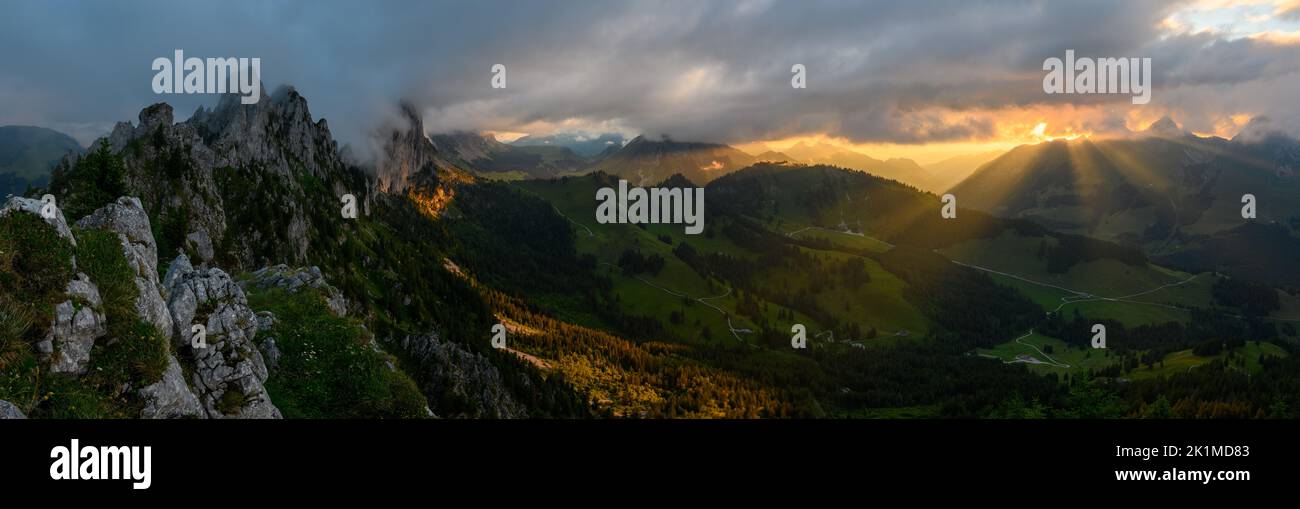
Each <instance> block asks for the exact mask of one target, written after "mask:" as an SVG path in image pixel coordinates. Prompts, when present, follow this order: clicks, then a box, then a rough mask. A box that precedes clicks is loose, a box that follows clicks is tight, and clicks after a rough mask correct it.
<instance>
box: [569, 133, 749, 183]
mask: <svg viewBox="0 0 1300 509" xmlns="http://www.w3.org/2000/svg"><path fill="white" fill-rule="evenodd" d="M753 162H754V157H753V156H750V155H749V154H746V153H744V152H741V151H740V150H737V149H735V148H733V147H731V146H728V145H720V144H716V143H697V142H681V141H673V140H668V139H664V140H660V141H652V140H648V139H646V138H645V137H644V136H637V137H636V138H634V139H633V140H632V141H630V142H628V143H627V145H624V146H623V147H621V148H619V149H618V150H615V151H612V152H609V153H607V155H605V156H604V157H603V158H602V159H601V160H600V161H599V162H597V163H596V164H595V165H594V166H592V168H591V169H593V170H598V171H602V172H605V173H608V174H610V175H614V176H617V177H620V178H623V179H626V180H628V181H629V182H631V183H632V184H633V185H638V186H648V185H652V184H656V183H659V182H662V181H663V180H664V179H667V178H668V177H670V176H672V175H673V174H676V173H680V174H682V176H684V177H686V178H687V179H688V180H690V181H691V182H694V183H696V184H699V185H703V184H707V183H708V182H710V181H712V180H713V179H715V178H718V177H720V176H722V175H726V174H727V173H730V172H733V171H736V170H739V169H741V168H744V167H745V166H748V165H750V164H753Z"/></svg>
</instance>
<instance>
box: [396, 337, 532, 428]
mask: <svg viewBox="0 0 1300 509" xmlns="http://www.w3.org/2000/svg"><path fill="white" fill-rule="evenodd" d="M399 344H400V345H401V347H402V348H403V349H404V350H405V351H406V352H407V353H409V354H410V355H411V356H412V357H414V358H415V359H417V360H419V362H420V367H421V369H423V370H425V371H426V374H427V375H428V379H429V380H431V381H432V382H430V383H432V385H433V387H429V388H428V389H430V390H432V391H433V392H437V393H448V394H454V395H456V396H459V397H460V398H463V399H464V400H467V401H470V402H472V403H473V405H474V406H475V407H476V409H475V410H474V413H473V414H472V415H464V417H494V418H506V419H513V418H526V417H528V412H527V409H525V408H524V406H523V405H521V404H520V403H519V402H518V401H515V399H514V397H513V396H511V395H510V393H509V392H508V391H506V389H505V384H504V381H503V380H502V378H501V372H500V371H497V368H496V367H495V366H493V365H492V363H491V362H489V361H488V359H487V358H486V357H483V356H481V355H479V354H476V353H473V352H470V351H467V350H465V349H463V348H461V347H460V346H459V345H457V344H455V343H451V342H447V341H442V340H441V339H440V338H439V337H438V335H437V334H436V333H431V334H425V335H420V336H406V337H404V338H402V339H401V340H400V341H399ZM435 410H437V411H438V413H439V415H442V416H444V417H447V416H449V415H448V414H449V412H448V411H446V410H444V409H435ZM452 416H453V417H454V415H452Z"/></svg>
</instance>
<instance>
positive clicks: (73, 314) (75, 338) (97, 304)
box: [36, 273, 108, 375]
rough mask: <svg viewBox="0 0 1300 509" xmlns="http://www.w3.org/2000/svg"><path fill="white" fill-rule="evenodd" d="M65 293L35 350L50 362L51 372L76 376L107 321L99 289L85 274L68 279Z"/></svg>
mask: <svg viewBox="0 0 1300 509" xmlns="http://www.w3.org/2000/svg"><path fill="white" fill-rule="evenodd" d="M67 295H68V300H65V301H63V302H60V303H59V304H58V305H56V306H55V307H54V324H53V325H51V326H50V331H49V332H48V333H47V334H46V336H45V339H43V340H41V341H40V342H39V343H37V345H36V350H37V352H39V353H40V354H41V355H42V357H44V358H46V359H47V360H49V361H50V371H51V372H53V373H72V374H77V375H80V374H82V373H85V372H86V365H87V364H89V363H90V350H91V348H93V347H94V346H95V340H96V339H99V338H102V337H104V335H105V334H107V333H108V328H107V320H106V318H105V316H104V308H103V302H102V301H101V300H100V298H99V289H98V288H97V287H96V286H95V283H92V282H91V281H90V278H89V277H87V276H86V275H85V274H81V273H78V274H77V276H76V278H75V279H73V280H72V281H69V282H68V287H67Z"/></svg>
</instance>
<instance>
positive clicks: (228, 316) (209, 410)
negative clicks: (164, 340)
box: [164, 255, 281, 419]
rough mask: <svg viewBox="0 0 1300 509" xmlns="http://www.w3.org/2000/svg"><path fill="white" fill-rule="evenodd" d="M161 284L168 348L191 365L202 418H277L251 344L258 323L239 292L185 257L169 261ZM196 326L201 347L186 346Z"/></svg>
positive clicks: (263, 369) (215, 270)
mask: <svg viewBox="0 0 1300 509" xmlns="http://www.w3.org/2000/svg"><path fill="white" fill-rule="evenodd" d="M164 282H165V283H166V284H167V295H168V301H167V307H168V309H170V310H171V313H172V320H173V322H174V324H175V327H176V336H175V340H174V341H173V344H174V345H175V346H176V348H177V349H178V351H181V352H185V353H187V354H188V359H189V360H191V361H192V362H193V364H194V370H193V371H194V373H193V379H192V384H191V385H193V386H194V387H195V389H196V390H197V392H198V397H199V400H200V402H201V403H202V405H203V409H204V411H205V413H206V414H207V415H208V417H211V418H253V419H268V418H275V419H278V418H280V417H281V415H280V411H279V409H277V408H276V407H275V405H274V404H272V403H271V397H270V395H269V394H267V392H266V388H265V387H264V386H263V383H265V382H266V379H267V376H268V373H267V369H266V365H265V363H264V362H263V359H262V354H261V352H259V351H258V349H257V347H256V345H254V343H253V338H254V337H255V336H256V334H257V328H258V319H257V315H256V314H255V313H253V310H251V309H249V308H248V300H247V298H246V297H245V295H244V291H243V289H241V288H240V287H239V285H237V284H235V282H234V281H233V280H232V279H231V278H230V276H229V275H227V274H226V273H225V272H224V271H222V270H221V269H218V268H200V269H195V268H194V267H193V266H192V265H191V264H190V262H189V259H188V258H187V257H185V255H180V256H178V257H177V258H176V260H174V261H172V263H171V266H170V267H169V269H168V272H167V276H166V277H165V278H164ZM196 324H197V325H203V326H205V327H206V338H205V339H206V346H201V347H192V346H191V344H190V342H191V330H192V329H191V327H192V326H193V325H196Z"/></svg>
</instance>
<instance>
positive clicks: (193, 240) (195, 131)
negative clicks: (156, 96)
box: [107, 87, 376, 264]
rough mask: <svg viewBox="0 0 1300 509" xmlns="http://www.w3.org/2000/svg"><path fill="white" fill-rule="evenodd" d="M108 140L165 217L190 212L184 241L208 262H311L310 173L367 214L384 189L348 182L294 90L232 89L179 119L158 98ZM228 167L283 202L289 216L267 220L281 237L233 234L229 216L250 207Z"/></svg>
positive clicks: (321, 127)
mask: <svg viewBox="0 0 1300 509" xmlns="http://www.w3.org/2000/svg"><path fill="white" fill-rule="evenodd" d="M107 139H108V141H109V143H110V145H111V146H112V148H113V150H115V151H117V152H120V153H121V154H122V155H123V160H124V162H125V163H126V167H127V180H128V183H129V184H130V185H131V188H132V189H136V190H138V192H139V193H140V198H141V199H142V200H143V201H144V202H145V203H146V204H148V205H149V206H150V207H156V208H157V209H158V210H156V211H155V212H159V213H160V214H161V215H162V216H161V217H167V215H168V214H169V213H170V212H169V211H171V210H185V211H186V212H187V215H185V216H184V219H185V220H186V224H185V231H186V232H189V233H188V235H187V238H186V243H187V244H188V245H189V247H191V248H192V249H193V250H194V253H195V254H196V255H197V257H198V259H199V260H200V261H203V262H207V261H211V259H212V257H213V256H214V255H215V254H216V253H215V252H214V251H213V250H212V249H209V248H210V247H212V248H216V247H221V249H223V250H227V251H226V252H225V253H222V254H230V255H233V256H235V257H236V258H238V259H240V260H242V261H243V262H244V263H248V264H253V263H260V262H262V260H264V259H265V258H263V257H268V258H271V259H287V260H291V261H294V262H305V261H306V260H307V250H308V248H309V246H310V244H311V242H310V235H311V232H312V231H314V229H315V226H316V225H313V224H312V222H311V219H310V215H309V214H308V211H307V210H306V209H305V208H304V205H303V204H302V203H301V202H300V201H299V200H298V198H300V197H302V196H304V193H306V191H305V190H304V187H303V184H302V183H303V182H304V179H302V178H300V177H303V176H305V175H309V176H311V177H314V178H313V179H312V180H313V181H317V182H322V183H325V185H326V187H327V188H328V190H329V191H330V192H332V194H334V195H335V196H338V195H341V194H343V193H352V194H354V195H355V196H357V197H358V198H359V199H360V201H361V202H362V204H363V206H364V208H365V210H368V206H369V203H370V201H371V200H372V199H373V196H374V195H375V194H376V191H375V190H374V188H373V184H370V183H368V182H365V181H361V182H357V181H350V182H348V184H347V185H346V186H345V185H344V183H343V182H344V179H340V178H339V177H340V176H341V175H347V174H348V170H347V164H346V163H345V162H344V161H343V159H342V157H341V156H340V153H339V150H338V146H337V143H336V142H335V141H334V139H333V136H332V134H331V133H330V130H329V126H328V124H327V123H326V122H325V121H324V120H318V121H313V120H312V118H311V112H310V110H309V109H308V108H307V101H306V99H304V98H303V97H302V96H301V95H299V94H298V92H297V91H295V90H294V89H292V88H288V87H286V88H282V89H280V90H277V91H276V92H275V93H274V94H273V95H272V96H265V95H263V97H262V99H261V100H260V101H258V103H256V104H248V105H245V104H241V103H240V101H239V96H238V95H234V94H227V95H225V96H223V97H222V98H221V99H220V101H219V102H218V104H217V106H216V107H215V108H213V109H212V110H208V109H205V108H200V109H199V110H198V111H197V112H195V114H194V115H193V116H192V117H191V118H190V119H189V120H186V121H184V122H181V123H174V118H173V115H172V108H171V107H170V106H168V105H167V104H163V103H159V104H155V105H153V106H150V107H148V108H145V109H144V110H143V111H141V112H140V117H139V125H138V126H133V125H131V124H130V123H125V122H123V123H119V124H118V125H117V126H116V127H115V128H114V130H113V132H112V134H110V135H109V136H108V138H107ZM161 168H167V170H166V172H172V173H166V172H163V171H160V169H161ZM246 170H247V171H246ZM223 172H238V173H240V175H241V176H240V177H239V178H240V179H247V182H249V185H251V186H254V187H257V188H258V189H259V190H268V191H271V194H269V195H259V197H260V198H261V199H263V200H266V201H269V202H277V203H275V205H276V206H280V207H283V208H284V215H283V216H280V217H282V218H283V219H282V220H279V221H276V223H275V224H273V225H269V231H274V232H275V237H274V238H267V237H266V235H265V233H264V232H265V231H267V230H262V229H260V228H252V229H245V230H243V231H227V229H228V227H229V225H227V224H226V221H227V218H230V217H238V216H239V209H240V208H242V207H245V206H247V204H246V203H238V202H233V201H232V200H243V199H246V198H247V197H249V195H247V194H243V192H241V191H233V192H234V193H235V194H234V195H233V196H232V195H230V194H229V193H230V192H232V191H230V190H229V189H226V190H223V189H222V188H221V186H218V185H217V182H218V180H219V177H220V176H221V175H223ZM242 181H244V180H241V182H242ZM348 186H352V187H348ZM345 187H347V188H345ZM313 192H315V190H313ZM312 199H319V196H318V195H314V196H313V198H312ZM228 201H231V202H229V203H228ZM171 218H172V219H179V218H178V217H176V216H172V217H171ZM268 246H273V248H272V249H274V250H275V251H276V252H275V253H274V254H273V255H268V254H267V252H268Z"/></svg>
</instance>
